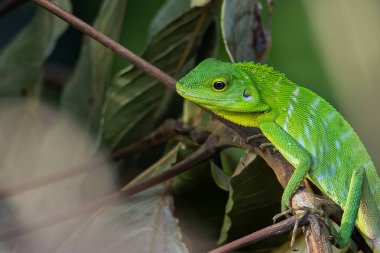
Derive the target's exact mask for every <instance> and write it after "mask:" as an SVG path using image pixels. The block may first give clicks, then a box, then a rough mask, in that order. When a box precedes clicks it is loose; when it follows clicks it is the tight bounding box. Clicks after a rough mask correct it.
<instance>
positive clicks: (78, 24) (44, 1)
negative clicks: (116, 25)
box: [33, 0, 176, 88]
mask: <svg viewBox="0 0 380 253" xmlns="http://www.w3.org/2000/svg"><path fill="white" fill-rule="evenodd" d="M33 1H34V2H35V3H37V4H38V5H40V6H41V7H43V8H45V9H46V10H48V11H50V12H51V13H53V14H54V15H56V16H58V17H60V18H61V19H63V20H65V21H66V22H68V23H69V24H71V25H72V26H73V27H75V28H76V29H78V30H79V31H81V32H82V33H84V34H86V35H88V36H90V37H92V38H93V39H95V40H96V41H98V42H99V43H101V44H103V45H104V46H105V47H107V48H109V49H111V50H112V51H114V52H116V53H117V54H119V55H120V56H122V57H124V58H126V59H127V60H129V61H130V62H131V63H132V64H133V65H135V66H136V67H138V68H140V69H142V70H144V71H145V72H146V73H147V74H148V75H150V76H152V77H154V78H155V79H157V80H159V81H160V82H162V83H163V84H165V85H166V86H168V87H170V88H174V87H175V83H176V80H175V79H174V78H173V77H171V76H169V75H168V74H166V73H164V72H162V71H161V70H160V69H158V68H157V67H155V66H153V65H152V64H150V63H149V62H147V61H145V60H144V59H142V58H141V57H139V56H137V55H136V54H134V53H133V52H131V51H129V50H128V49H127V48H125V47H123V46H122V45H121V44H119V43H117V42H116V41H114V40H112V39H111V38H109V37H108V36H106V35H104V34H102V33H100V32H98V31H97V30H96V29H94V28H93V27H92V26H90V25H88V24H87V23H85V22H84V21H82V20H80V19H79V18H77V17H75V16H73V15H71V14H70V13H68V12H67V11H65V10H63V9H62V8H60V7H59V6H57V5H56V4H54V3H52V2H50V1H48V0H33Z"/></svg>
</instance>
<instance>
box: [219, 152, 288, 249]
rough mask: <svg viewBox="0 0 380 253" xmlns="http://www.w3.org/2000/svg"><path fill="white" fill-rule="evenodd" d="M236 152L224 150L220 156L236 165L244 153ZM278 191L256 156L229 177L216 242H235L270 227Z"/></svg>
mask: <svg viewBox="0 0 380 253" xmlns="http://www.w3.org/2000/svg"><path fill="white" fill-rule="evenodd" d="M237 151H238V150H237V149H228V150H226V151H224V155H227V156H228V157H229V160H230V161H229V162H233V163H234V164H238V163H239V162H240V158H241V157H242V156H243V155H244V151H240V152H237ZM225 162H227V161H225ZM282 192H283V189H282V187H281V185H280V184H279V183H278V181H277V179H276V177H275V175H274V173H273V171H272V170H271V169H270V168H269V166H268V165H267V164H266V163H265V161H264V160H263V159H261V158H260V157H257V158H256V159H255V160H254V161H253V162H252V163H251V164H250V165H249V166H248V167H246V168H245V169H243V170H242V171H241V172H240V173H239V174H234V175H233V176H232V177H231V178H230V188H229V198H228V202H227V205H226V211H225V212H226V213H225V218H224V224H223V227H222V230H221V234H220V238H219V243H223V242H226V241H231V240H234V239H237V238H239V237H242V236H244V235H247V234H249V233H252V232H254V231H256V230H258V229H261V228H263V227H266V226H268V225H270V224H272V217H273V216H274V215H275V214H277V213H278V212H279V211H280V204H279V203H280V202H279V201H280V199H281V195H282ZM272 244H273V241H271V245H272ZM258 247H260V248H262V247H268V245H266V246H263V245H258Z"/></svg>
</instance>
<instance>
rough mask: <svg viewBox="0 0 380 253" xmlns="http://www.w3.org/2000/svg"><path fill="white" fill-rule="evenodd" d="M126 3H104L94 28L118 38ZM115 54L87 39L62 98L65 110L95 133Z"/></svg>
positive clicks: (123, 0)
mask: <svg viewBox="0 0 380 253" xmlns="http://www.w3.org/2000/svg"><path fill="white" fill-rule="evenodd" d="M125 6H126V0H121V1H104V2H103V5H102V8H101V10H100V12H99V14H98V17H97V18H96V21H95V23H94V27H95V28H96V29H97V30H98V31H100V32H102V33H104V34H106V35H107V36H109V37H110V38H112V39H117V38H118V36H119V32H120V29H121V25H122V23H123V18H124V9H125ZM113 58H114V55H113V53H112V52H111V51H110V50H109V49H108V48H106V47H104V46H103V45H101V44H99V43H98V42H97V41H95V40H94V39H92V38H89V37H85V41H84V43H83V47H82V52H81V55H80V58H79V62H78V64H77V66H76V68H75V72H74V75H73V77H72V78H71V79H70V81H69V82H68V83H67V84H66V88H65V90H64V92H63V95H62V99H61V107H62V110H63V111H65V112H67V113H68V114H70V115H71V116H73V117H75V118H76V119H78V120H79V121H80V122H81V123H82V124H83V125H84V126H85V127H87V128H90V129H91V130H92V131H93V132H94V133H97V129H98V126H99V121H100V114H101V110H102V107H103V103H104V97H105V93H106V90H107V85H108V84H109V83H110V81H111V78H110V71H111V67H112V60H113Z"/></svg>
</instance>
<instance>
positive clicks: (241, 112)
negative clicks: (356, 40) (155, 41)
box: [177, 59, 380, 252]
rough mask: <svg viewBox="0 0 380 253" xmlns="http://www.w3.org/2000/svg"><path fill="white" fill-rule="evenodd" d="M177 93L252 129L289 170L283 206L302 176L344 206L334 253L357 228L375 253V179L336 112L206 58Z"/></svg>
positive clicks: (254, 71)
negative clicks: (287, 164) (290, 165)
mask: <svg viewBox="0 0 380 253" xmlns="http://www.w3.org/2000/svg"><path fill="white" fill-rule="evenodd" d="M177 92H178V93H179V94H180V95H181V96H183V97H185V98H187V99H189V100H190V101H193V102H195V103H197V104H200V105H201V106H203V107H205V108H207V109H209V110H211V111H212V112H214V113H215V114H218V115H220V116H221V117H223V118H225V119H227V120H229V121H231V122H233V123H235V124H239V125H243V126H250V127H257V128H259V129H260V130H261V131H262V132H263V134H264V135H265V136H266V137H267V138H268V139H269V140H270V141H271V143H272V144H273V145H274V146H275V147H276V149H277V150H278V151H279V152H280V153H281V154H282V155H283V156H284V158H285V159H286V160H288V162H289V163H291V164H292V165H293V166H294V167H295V169H296V170H295V172H294V173H293V175H292V177H291V179H290V180H289V183H288V185H287V186H286V188H285V190H284V193H283V196H282V201H281V208H282V210H285V209H286V208H287V205H288V203H289V201H290V198H291V197H292V195H293V194H294V193H295V191H296V190H297V188H298V187H299V186H300V184H301V182H302V180H304V179H305V177H308V178H309V179H310V180H311V181H312V182H313V183H314V184H315V185H316V186H317V187H318V188H319V189H320V190H321V191H322V192H323V193H324V194H326V195H327V196H328V197H329V198H331V199H332V200H333V201H334V202H336V203H337V204H338V205H339V206H341V207H342V209H343V211H344V213H343V217H342V223H341V226H340V229H339V232H338V231H335V229H334V228H333V227H330V229H331V231H332V233H333V235H334V236H335V237H336V242H337V246H338V247H343V246H345V245H347V244H348V242H349V241H350V236H351V233H352V230H353V227H354V226H355V224H356V226H357V227H358V229H359V231H360V232H361V234H362V235H363V236H364V237H365V239H366V240H367V242H368V243H369V244H370V246H371V247H372V248H373V249H374V250H375V251H376V252H380V178H379V176H378V174H377V172H376V168H375V166H374V164H373V162H372V160H371V158H370V156H369V154H368V153H367V151H366V149H365V147H364V145H363V144H362V142H361V141H360V139H359V137H358V135H357V134H356V133H355V132H354V130H353V129H352V127H351V126H350V125H349V124H348V123H347V121H346V120H345V119H344V118H343V116H342V115H341V114H339V113H338V112H337V111H336V110H335V108H334V107H333V106H331V105H330V104H329V103H328V102H327V101H325V100H324V99H323V98H321V97H320V96H318V95H317V94H315V93H314V92H312V91H310V90H308V89H306V88H304V87H301V86H298V85H296V84H295V83H293V82H292V81H290V80H289V79H288V78H287V77H286V76H285V75H284V74H282V73H280V72H278V71H276V70H274V69H273V68H271V67H268V66H267V65H260V64H255V63H252V62H243V63H236V64H232V63H226V62H220V61H217V60H214V59H207V60H205V61H203V62H202V63H200V64H199V65H198V66H197V67H195V68H194V69H193V70H192V71H190V72H189V73H188V74H187V75H185V76H184V77H183V78H182V79H180V80H179V81H178V83H177Z"/></svg>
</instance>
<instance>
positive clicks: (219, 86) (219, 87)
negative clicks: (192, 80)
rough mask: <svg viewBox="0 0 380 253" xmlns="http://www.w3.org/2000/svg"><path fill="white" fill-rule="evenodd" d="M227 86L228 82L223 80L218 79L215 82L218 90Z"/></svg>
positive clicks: (215, 87)
mask: <svg viewBox="0 0 380 253" xmlns="http://www.w3.org/2000/svg"><path fill="white" fill-rule="evenodd" d="M225 87H226V84H225V83H224V82H222V81H216V82H215V83H214V89H216V90H223V89H224V88H225Z"/></svg>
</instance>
